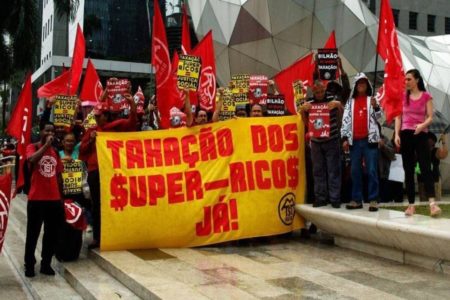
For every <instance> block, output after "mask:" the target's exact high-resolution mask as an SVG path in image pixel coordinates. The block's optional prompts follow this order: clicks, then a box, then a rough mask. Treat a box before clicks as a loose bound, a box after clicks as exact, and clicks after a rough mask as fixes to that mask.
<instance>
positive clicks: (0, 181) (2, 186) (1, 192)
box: [0, 173, 12, 253]
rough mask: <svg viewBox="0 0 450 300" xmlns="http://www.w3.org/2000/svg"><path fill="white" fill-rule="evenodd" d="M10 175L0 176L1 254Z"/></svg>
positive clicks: (7, 211)
mask: <svg viewBox="0 0 450 300" xmlns="http://www.w3.org/2000/svg"><path fill="white" fill-rule="evenodd" d="M11 184H12V176H11V173H8V174H5V175H1V176H0V253H1V252H2V247H3V242H4V241H5V232H6V227H7V225H8V214H9V206H10V203H11Z"/></svg>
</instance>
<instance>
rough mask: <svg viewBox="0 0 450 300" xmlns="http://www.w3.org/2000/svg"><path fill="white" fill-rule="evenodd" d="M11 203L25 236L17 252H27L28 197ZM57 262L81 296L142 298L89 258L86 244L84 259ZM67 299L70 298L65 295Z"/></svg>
mask: <svg viewBox="0 0 450 300" xmlns="http://www.w3.org/2000/svg"><path fill="white" fill-rule="evenodd" d="M11 206H12V207H11V212H10V220H11V224H12V226H13V228H14V230H15V233H16V235H17V236H18V237H19V236H21V237H22V238H21V240H22V245H20V247H21V248H22V249H20V250H19V249H18V250H17V251H19V252H20V253H22V254H23V251H24V239H25V235H26V234H25V232H26V198H24V197H18V198H16V199H14V203H12V205H11ZM41 238H42V235H41ZM85 238H86V236H85ZM19 242H20V241H19ZM40 245H41V242H39V243H38V248H40ZM39 251H40V249H38V250H37V253H39ZM22 260H23V259H22ZM22 260H20V261H22ZM54 265H55V270H56V271H57V274H58V275H57V277H62V278H64V279H65V281H66V284H68V285H70V286H71V287H72V288H73V289H74V292H75V291H76V293H77V294H78V295H79V297H80V298H83V299H108V300H110V299H111V300H112V299H139V297H137V296H136V295H135V294H134V293H133V292H131V291H130V290H129V289H128V288H126V287H125V286H123V285H122V284H121V283H120V282H118V281H117V280H116V279H115V278H114V277H112V276H111V275H110V274H108V273H107V272H105V271H104V270H103V269H101V268H100V267H99V266H98V265H97V264H96V263H95V262H94V261H93V260H91V259H89V258H88V257H87V249H86V248H85V247H83V248H82V252H81V254H80V258H79V259H78V260H77V261H75V262H58V261H56V259H54ZM20 272H22V273H23V270H22V269H20ZM64 279H63V280H64ZM33 280H34V279H33ZM63 298H64V299H66V298H65V296H64V297H63ZM55 299H56V298H55ZM74 299H75V298H74Z"/></svg>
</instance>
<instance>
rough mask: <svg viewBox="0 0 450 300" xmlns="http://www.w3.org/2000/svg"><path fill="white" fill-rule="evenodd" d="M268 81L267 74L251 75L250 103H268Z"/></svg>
mask: <svg viewBox="0 0 450 300" xmlns="http://www.w3.org/2000/svg"><path fill="white" fill-rule="evenodd" d="M268 82H269V80H268V79H267V76H265V75H250V79H249V91H248V98H249V101H250V104H255V103H256V104H260V105H265V104H266V99H267V89H268V87H267V85H268Z"/></svg>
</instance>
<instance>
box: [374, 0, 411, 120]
mask: <svg viewBox="0 0 450 300" xmlns="http://www.w3.org/2000/svg"><path fill="white" fill-rule="evenodd" d="M377 52H378V54H379V55H380V56H381V58H382V59H383V60H384V62H385V68H384V83H383V86H382V88H380V91H381V92H380V93H379V95H378V99H379V100H380V101H381V106H382V107H383V110H384V112H385V114H386V121H387V122H388V123H390V122H391V121H392V120H393V119H394V118H395V117H396V116H398V115H400V114H401V113H402V108H403V107H402V101H403V91H404V85H405V75H404V71H403V62H402V56H401V53H400V47H399V44H398V38H397V31H396V29H395V22H394V16H393V15H392V9H391V5H390V3H389V0H382V1H381V9H380V20H379V27H378V43H377Z"/></svg>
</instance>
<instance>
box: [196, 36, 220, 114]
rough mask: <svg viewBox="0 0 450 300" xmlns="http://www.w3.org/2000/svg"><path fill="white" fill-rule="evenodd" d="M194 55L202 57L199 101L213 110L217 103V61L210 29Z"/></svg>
mask: <svg viewBox="0 0 450 300" xmlns="http://www.w3.org/2000/svg"><path fill="white" fill-rule="evenodd" d="M192 55H195V56H200V57H201V59H202V71H201V73H200V79H199V84H198V93H197V94H198V103H199V105H200V107H201V108H203V109H204V110H206V111H213V110H214V107H215V104H216V62H215V57H214V44H213V37H212V31H211V30H210V31H209V32H208V33H207V34H206V35H205V36H204V37H203V39H202V40H201V41H200V42H199V43H198V45H197V46H196V47H195V49H194V50H192Z"/></svg>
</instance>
